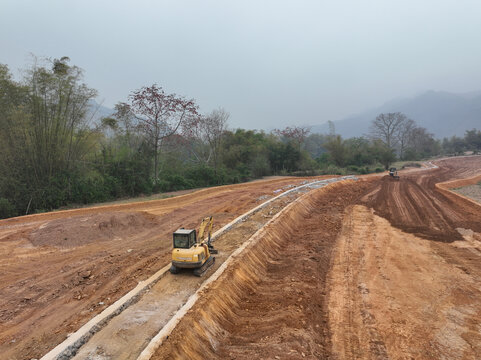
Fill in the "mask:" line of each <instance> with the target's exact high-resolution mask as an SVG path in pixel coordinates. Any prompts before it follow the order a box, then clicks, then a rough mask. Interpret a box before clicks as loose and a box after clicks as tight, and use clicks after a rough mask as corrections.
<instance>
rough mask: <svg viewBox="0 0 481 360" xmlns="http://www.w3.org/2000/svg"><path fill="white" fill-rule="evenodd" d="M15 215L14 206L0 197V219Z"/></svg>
mask: <svg viewBox="0 0 481 360" xmlns="http://www.w3.org/2000/svg"><path fill="white" fill-rule="evenodd" d="M15 215H17V211H16V210H15V207H14V206H13V205H12V204H11V203H10V201H8V200H7V199H5V198H0V219H6V218H9V217H12V216H15Z"/></svg>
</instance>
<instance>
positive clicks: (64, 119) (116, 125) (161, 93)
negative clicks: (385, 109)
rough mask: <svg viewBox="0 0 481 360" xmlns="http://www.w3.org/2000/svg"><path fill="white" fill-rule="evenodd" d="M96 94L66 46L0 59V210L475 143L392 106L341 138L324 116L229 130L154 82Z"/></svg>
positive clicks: (375, 167)
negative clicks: (265, 128) (56, 51)
mask: <svg viewBox="0 0 481 360" xmlns="http://www.w3.org/2000/svg"><path fill="white" fill-rule="evenodd" d="M96 96H97V92H96V90H95V89H92V88H90V87H89V86H88V85H87V84H85V83H84V82H83V77H82V70H81V69H79V68H78V67H76V66H74V65H70V64H69V59H68V58H66V57H64V58H61V59H54V60H44V61H39V62H36V64H35V65H33V66H31V67H30V68H28V69H26V71H25V76H24V78H22V79H20V80H18V79H14V78H13V77H12V75H11V72H10V70H9V68H8V67H7V66H6V65H0V128H1V133H0V151H1V154H2V156H1V157H0V217H2V218H5V217H11V216H17V215H24V214H29V213H33V212H38V211H47V210H52V209H57V208H59V207H62V206H68V205H72V204H87V203H92V202H102V201H107V200H111V199H117V198H122V197H131V196H137V195H141V194H151V193H158V192H165V191H171V190H180V189H188V188H196V187H205V186H212V185H220V184H229V183H237V182H242V181H247V180H250V179H253V178H258V177H262V176H267V175H289V174H294V175H315V174H324V173H325V174H327V173H331V174H344V173H368V172H372V171H383V170H384V169H385V168H387V167H388V166H389V164H390V163H392V162H393V161H395V160H396V159H403V160H419V159H421V158H425V157H429V156H434V155H438V154H442V153H446V154H461V153H462V152H464V151H465V150H474V151H479V150H480V149H481V133H480V132H479V131H478V130H470V131H468V132H466V134H465V137H464V138H458V137H452V138H450V139H444V140H443V141H439V140H436V139H435V138H434V137H433V135H432V134H430V132H429V131H428V130H426V129H425V128H422V127H419V126H417V124H416V122H415V121H414V120H411V119H408V118H407V117H406V116H404V115H403V114H400V113H392V114H380V115H379V116H378V117H377V118H376V119H374V118H373V119H372V127H371V131H370V134H369V136H365V137H363V136H361V134H360V135H359V137H354V138H349V139H343V138H342V137H341V136H340V135H338V134H336V131H335V129H334V127H333V126H332V127H331V129H330V130H329V132H328V133H326V134H319V133H311V132H310V130H309V128H306V127H288V128H285V129H278V130H274V131H272V132H271V133H265V132H262V131H261V132H259V131H256V130H245V129H235V130H233V129H229V126H228V120H229V113H228V112H227V111H226V110H224V109H222V108H219V109H217V110H214V111H212V112H210V113H208V114H203V113H202V112H201V110H200V109H199V107H198V105H197V104H196V102H195V100H194V99H186V98H184V97H183V96H180V95H176V94H170V93H168V92H166V91H165V90H164V89H162V87H160V86H158V85H155V84H154V85H149V86H145V87H143V88H141V89H138V90H132V92H131V93H130V94H126V97H125V99H123V100H124V101H122V102H119V103H118V104H117V105H116V106H115V114H113V115H112V116H111V117H104V118H102V119H101V120H100V121H92V120H93V119H94V118H95V116H96V115H95V114H96V110H98V109H95V107H94V108H92V104H94V102H93V100H94V99H95V97H96ZM378 120H379V121H378ZM386 130H388V132H387V133H386ZM386 134H389V136H388V137H386Z"/></svg>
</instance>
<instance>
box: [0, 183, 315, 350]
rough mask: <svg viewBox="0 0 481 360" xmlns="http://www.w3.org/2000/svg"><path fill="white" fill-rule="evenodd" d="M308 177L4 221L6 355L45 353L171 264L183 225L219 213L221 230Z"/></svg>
mask: <svg viewBox="0 0 481 360" xmlns="http://www.w3.org/2000/svg"><path fill="white" fill-rule="evenodd" d="M309 180H310V181H312V179H309ZM305 181H306V179H303V178H280V179H273V180H268V181H257V182H253V183H248V184H239V185H230V186H222V187H217V188H209V189H205V190H200V191H197V192H195V193H191V194H187V195H183V196H179V197H174V198H169V199H165V200H156V201H149V202H141V203H129V204H121V205H109V206H101V207H96V208H85V209H77V210H69V211H61V212H53V213H46V214H38V215H33V216H26V217H20V218H15V219H9V220H2V221H0V354H2V356H3V358H6V359H30V358H38V357H40V356H41V355H42V354H45V353H46V352H47V351H48V350H49V349H51V348H53V347H54V346H55V345H56V344H58V343H60V342H61V341H63V340H64V339H65V338H66V336H67V334H68V333H71V332H74V331H75V330H76V329H78V328H79V327H80V326H81V325H82V324H83V323H85V322H86V321H88V319H90V318H92V317H93V316H94V315H95V314H97V313H98V312H100V311H101V310H102V309H104V308H105V307H107V306H108V305H110V304H111V303H113V302H114V301H116V300H117V299H118V298H120V297H121V296H122V295H123V294H125V293H126V292H127V291H128V290H130V289H132V288H133V287H135V285H136V284H137V282H138V281H139V280H143V279H145V278H147V277H148V276H149V275H151V274H153V273H154V272H156V271H157V270H159V269H160V268H162V267H163V266H165V265H166V264H168V263H169V261H170V251H171V233H172V232H173V231H174V230H176V229H177V228H178V227H180V226H185V227H187V228H189V227H192V228H194V227H196V226H198V224H199V223H200V220H201V218H202V217H203V216H206V215H213V216H214V219H215V229H218V228H220V227H221V226H222V225H224V224H226V223H228V222H229V221H230V220H232V219H234V218H235V217H236V216H238V215H240V214H242V213H244V212H246V211H248V210H249V209H251V208H253V207H255V206H257V205H258V204H260V203H261V202H263V201H265V199H267V198H270V197H273V196H275V195H276V194H279V193H280V192H283V191H285V190H287V189H288V188H290V187H292V186H294V185H296V184H300V183H301V182H305Z"/></svg>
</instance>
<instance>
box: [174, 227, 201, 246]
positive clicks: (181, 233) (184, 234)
mask: <svg viewBox="0 0 481 360" xmlns="http://www.w3.org/2000/svg"><path fill="white" fill-rule="evenodd" d="M196 242H197V239H196V232H195V230H185V229H179V230H177V231H175V232H174V249H190V248H191V247H192V246H194V244H195V243H196Z"/></svg>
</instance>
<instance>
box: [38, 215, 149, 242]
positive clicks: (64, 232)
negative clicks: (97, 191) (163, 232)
mask: <svg viewBox="0 0 481 360" xmlns="http://www.w3.org/2000/svg"><path fill="white" fill-rule="evenodd" d="M156 225H157V219H156V217H155V216H154V215H151V214H147V213H143V212H107V213H101V214H92V215H87V216H74V217H70V218H67V219H57V220H52V221H50V222H48V223H46V224H44V225H42V226H40V227H39V228H38V229H37V230H35V231H33V232H32V233H31V234H30V236H29V240H30V242H31V243H32V244H33V245H34V246H55V247H61V248H70V247H76V246H82V245H86V244H90V243H93V242H99V241H109V240H121V239H122V238H124V237H128V236H132V235H134V234H136V233H139V232H142V231H143V230H144V229H151V228H152V227H154V226H156Z"/></svg>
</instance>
